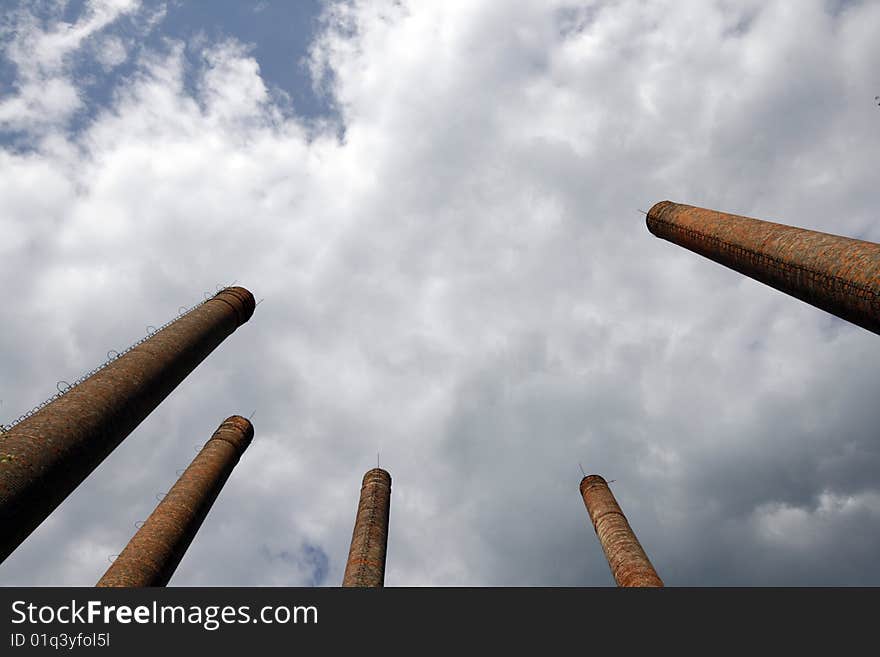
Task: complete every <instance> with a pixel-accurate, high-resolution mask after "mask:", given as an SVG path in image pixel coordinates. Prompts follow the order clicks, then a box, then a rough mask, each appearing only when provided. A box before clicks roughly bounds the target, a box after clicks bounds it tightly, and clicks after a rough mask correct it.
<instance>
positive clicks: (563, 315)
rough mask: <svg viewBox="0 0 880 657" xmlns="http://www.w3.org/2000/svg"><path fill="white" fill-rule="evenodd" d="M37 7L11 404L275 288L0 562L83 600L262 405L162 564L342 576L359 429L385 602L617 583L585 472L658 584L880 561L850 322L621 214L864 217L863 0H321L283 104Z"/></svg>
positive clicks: (20, 27) (15, 203)
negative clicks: (183, 541)
mask: <svg viewBox="0 0 880 657" xmlns="http://www.w3.org/2000/svg"><path fill="white" fill-rule="evenodd" d="M26 4H27V3H23V4H22V7H21V8H20V9H19V11H18V13H17V14H15V16H16V18H15V19H14V20H12V19H10V20H8V21H7V22H6V23H5V24H4V26H3V27H2V31H0V34H2V39H3V57H4V59H5V63H4V66H5V69H4V70H9V71H13V74H12V75H13V78H12V79H13V84H11V85H10V86H9V87H8V88H7V89H5V90H4V91H3V92H2V94H0V130H2V131H4V134H5V135H7V138H6V139H5V141H3V142H0V233H2V235H3V239H2V241H0V277H2V280H3V281H5V283H6V287H5V289H6V293H7V294H6V301H7V303H6V306H5V310H4V312H3V331H0V358H2V363H3V367H2V368H0V399H2V405H0V412H2V418H0V419H3V421H5V422H8V421H11V420H13V419H14V418H15V417H17V416H18V414H19V413H20V412H22V411H24V410H26V409H29V408H31V407H32V406H34V404H35V403H38V402H39V401H41V400H42V399H44V398H46V397H48V396H50V395H51V394H52V393H53V392H54V388H55V383H56V381H58V380H61V379H66V380H70V379H71V378H76V377H77V376H78V375H79V374H80V373H82V372H84V371H87V370H89V369H91V368H92V367H94V366H95V365H96V364H98V363H99V362H101V361H102V360H103V359H104V357H105V354H106V352H107V350H109V349H117V350H118V349H121V348H123V347H125V346H127V345H128V344H130V343H131V342H134V341H135V340H137V339H139V338H140V337H141V336H142V335H143V334H144V333H145V332H146V326H147V325H158V324H162V323H164V322H165V321H166V320H167V319H169V318H170V317H173V316H174V315H176V314H177V312H178V308H179V307H180V306H190V305H192V304H193V303H195V302H198V301H199V300H201V298H202V296H203V294H204V292H206V291H207V292H213V290H214V289H215V286H216V285H217V284H228V283H231V282H232V281H233V280H236V281H237V284H239V285H243V286H245V287H247V288H248V289H250V290H251V291H252V292H253V293H254V295H255V296H256V298H257V299H264V301H263V302H262V303H261V304H260V305H259V307H258V308H257V311H256V313H255V315H254V317H253V318H252V319H251V321H250V322H248V323H247V324H245V325H244V326H242V327H241V328H240V329H239V330H238V331H236V333H235V334H233V335H232V336H231V337H230V338H229V339H228V340H227V341H226V342H225V343H224V344H222V345H221V346H220V347H219V348H218V349H217V350H216V351H215V352H214V353H213V354H212V355H211V356H210V357H209V358H208V359H207V360H206V361H205V362H204V363H203V364H202V365H201V366H199V368H197V369H196V371H195V372H194V373H193V374H192V375H190V376H189V377H188V378H187V379H186V380H185V381H184V382H183V384H181V386H180V387H179V388H178V389H177V390H175V391H174V392H173V393H172V395H171V396H170V397H169V398H168V399H167V400H166V401H165V402H163V404H162V405H161V406H160V407H159V408H158V409H157V410H156V411H155V412H154V413H153V414H152V415H151V416H150V417H149V418H148V419H147V420H146V421H145V422H144V423H143V424H142V425H141V426H140V427H139V428H138V429H137V430H136V431H135V432H134V433H133V434H132V435H131V436H130V437H129V438H128V439H126V441H124V442H123V443H122V445H121V446H120V447H119V448H118V449H117V450H116V451H115V452H114V453H113V454H111V456H110V457H108V458H107V460H106V461H105V462H104V463H103V464H102V465H101V466H100V467H99V468H98V469H97V470H96V471H95V472H94V473H93V474H92V475H91V476H90V477H89V478H88V479H87V480H86V481H85V482H84V483H83V484H82V485H81V486H80V487H79V488H78V489H77V490H76V492H75V493H74V494H72V495H71V496H70V497H69V498H68V499H67V500H66V501H65V502H64V503H63V504H62V505H61V506H60V507H59V508H58V509H57V510H56V511H55V512H54V513H53V514H52V516H51V517H50V518H49V519H48V520H47V521H46V522H44V523H43V525H41V526H40V527H39V529H38V530H37V531H35V532H34V533H33V534H32V535H31V537H30V538H29V539H28V540H27V541H25V542H24V543H23V544H22V546H21V547H20V548H19V549H18V550H17V551H16V552H15V553H14V554H13V555H12V556H11V557H10V558H9V559H7V561H6V562H5V563H4V564H3V565H2V566H0V583H2V584H5V585H13V584H15V585H91V584H93V583H94V582H95V581H97V579H98V578H99V577H100V575H101V574H102V573H103V571H104V570H105V569H106V567H107V559H108V555H112V554H115V553H118V552H120V551H121V549H122V547H123V546H124V545H125V543H126V542H127V541H128V539H129V538H130V536H131V535H132V534H133V533H134V531H135V529H134V523H135V522H136V521H137V520H141V519H143V518H145V517H146V516H147V515H148V514H149V513H150V511H151V510H152V508H153V507H154V505H155V504H156V498H155V496H156V494H157V493H162V492H164V491H166V490H167V489H168V488H169V487H170V486H171V485H172V484H173V482H174V480H175V479H176V474H175V472H176V471H177V470H179V469H181V468H183V467H185V466H186V465H187V464H188V463H189V461H190V460H191V459H192V458H193V456H194V455H195V450H194V446H195V445H198V444H200V443H202V442H204V441H205V440H206V439H207V438H208V437H209V436H210V434H211V433H212V431H213V430H214V429H215V428H216V426H217V424H218V423H219V421H221V420H222V419H223V418H225V417H227V416H228V415H230V414H232V413H240V414H242V415H250V414H251V413H252V412H254V411H255V415H254V418H253V421H254V425H255V429H256V439H255V441H254V443H253V444H252V446H251V447H250V448H249V450H248V452H247V453H245V455H244V457H243V458H242V461H241V463H240V464H239V465H238V467H237V468H236V470H235V471H234V472H233V474H232V476H231V478H230V479H229V481H228V483H227V485H226V487H225V488H224V490H223V492H222V493H221V495H220V497H219V498H218V500H217V503H216V504H215V506H214V508H213V510H212V511H211V513H210V515H209V516H208V518H207V520H206V522H205V524H204V525H203V526H202V529H201V530H200V532H199V534H198V536H197V538H196V540H195V541H194V542H193V544H192V546H191V547H190V549H189V551H188V553H187V556H186V557H185V558H184V560H183V561H182V562H181V564H180V567H179V569H178V571H177V573H176V575H175V576H174V578H173V579H172V582H171V583H172V584H176V585H279V586H280V585H284V586H298V585H301V586H306V585H337V584H338V583H339V582H341V579H342V572H343V569H344V560H345V558H346V556H347V551H348V542H349V540H350V537H351V529H352V523H353V521H354V515H355V508H356V505H357V500H358V491H359V485H360V480H361V476H362V474H363V472H364V471H365V470H367V469H368V468H370V467H372V465H373V464H374V463H375V459H376V453H377V452H379V453H380V458H381V462H382V466H383V467H385V468H386V469H388V470H389V472H390V473H391V475H392V477H393V492H392V501H391V521H390V535H389V546H388V566H387V573H386V584H388V585H391V586H394V585H477V586H479V585H610V584H612V583H613V580H612V578H611V575H610V572H609V570H608V567H607V564H606V563H605V561H604V558H603V556H602V553H601V549H600V547H599V545H598V542H597V541H596V539H595V536H594V534H593V530H592V528H591V527H590V526H589V520H588V518H587V516H586V513H585V510H584V508H583V503H582V502H581V500H580V498H579V495H578V483H579V479H580V471H579V469H578V463H582V464H583V466H584V468H585V469H586V470H588V471H589V472H596V473H598V474H602V475H603V476H605V477H606V478H609V479H614V480H616V482H615V483H614V484H613V487H614V491H615V494H616V495H617V497H618V500H619V501H620V503H621V506H622V507H623V509H624V511H625V512H626V514H627V516H628V517H629V519H630V522H631V524H632V525H633V527H634V528H635V530H636V533H637V534H638V536H639V538H640V540H641V541H642V543H643V545H644V546H645V548H646V551H647V552H648V554H649V555H650V557H651V559H652V561H653V562H654V564H655V566H656V567H657V570H658V572H659V573H660V575H661V576H662V577H663V579H664V580H665V581H666V582H667V583H668V584H672V585H757V584H772V585H777V584H787V585H805V584H833V585H850V584H880V568H878V566H877V561H876V558H875V557H876V552H877V548H878V546H880V483H878V478H877V472H880V441H878V437H877V431H876V427H877V426H878V422H880V407H878V405H877V404H876V403H875V399H876V397H877V392H878V390H880V349H878V347H880V343H878V342H877V336H874V335H872V334H870V333H868V332H866V331H864V330H862V329H859V328H857V327H854V326H850V325H848V324H846V323H844V322H841V321H839V320H837V319H835V318H832V317H830V316H829V315H827V314H825V313H823V312H821V311H818V310H816V309H815V308H812V307H810V306H807V305H805V304H803V303H800V302H798V301H796V300H794V299H792V298H789V297H786V296H785V295H783V294H780V293H778V292H776V291H773V290H771V289H770V288H767V287H765V286H762V285H761V284H759V283H756V282H754V281H751V280H749V279H746V278H744V277H742V276H740V275H738V274H736V273H734V272H732V271H729V270H726V269H724V268H722V267H720V266H718V265H716V264H714V263H711V262H709V261H708V260H704V259H702V258H700V257H699V256H696V255H694V254H692V253H689V252H687V251H684V250H682V249H680V248H678V247H676V246H674V245H672V244H669V243H668V242H664V241H661V240H657V239H655V238H654V237H652V236H651V235H650V234H649V233H648V231H647V230H646V228H645V225H644V217H643V216H642V215H641V214H640V213H639V212H638V209H644V210H647V209H648V208H649V207H650V206H651V205H652V204H653V203H654V202H656V201H659V200H663V199H671V200H674V201H679V202H684V203H690V204H693V205H702V206H705V207H710V208H716V209H719V210H724V211H728V212H735V213H740V214H746V215H750V216H755V217H761V218H766V219H773V220H777V221H781V222H784V223H789V224H794V225H799V226H804V227H807V228H812V229H817V230H823V231H825V232H831V233H836V234H843V235H850V236H855V237H860V238H862V239H868V240H872V241H880V227H878V225H877V223H876V222H875V221H874V218H875V217H876V208H877V205H878V200H880V199H878V193H877V184H876V173H875V167H874V159H875V156H876V153H877V152H878V150H880V148H878V147H880V112H878V109H877V107H876V106H875V104H874V103H873V101H872V99H873V98H874V96H875V95H876V94H877V93H878V89H880V87H878V80H877V76H876V62H877V61H878V60H880V42H878V40H877V39H876V34H877V29H878V27H880V5H878V4H877V3H855V2H853V3H848V2H847V3H841V2H821V1H819V0H811V1H807V0H805V1H804V2H799V3H796V4H795V3H790V2H783V1H781V0H780V1H770V2H758V1H752V0H743V1H742V2H732V1H721V0H719V1H716V2H702V1H699V2H698V1H696V0H695V1H688V2H679V1H676V2H672V1H669V2H666V1H660V0H658V1H655V2H636V1H634V0H633V1H629V0H624V1H621V2H614V3H608V2H582V3H574V2H569V1H564V0H554V1H552V2H548V1H546V0H541V1H537V0H536V1H534V2H528V1H525V0H524V1H522V2H488V1H487V2H474V1H471V0H468V1H467V2H444V3H408V2H404V3H400V2H344V3H332V4H327V5H326V6H325V7H324V11H323V14H322V17H321V20H320V21H318V22H316V24H315V28H314V29H315V32H314V35H313V37H312V39H311V46H310V50H309V52H308V53H307V54H306V56H305V60H304V65H305V66H307V67H308V69H309V71H310V74H311V76H312V79H313V80H314V85H315V89H314V93H318V94H323V95H324V97H325V99H326V102H327V104H328V106H330V107H332V108H333V113H331V114H328V115H327V116H325V117H311V118H309V119H305V118H301V117H299V116H298V115H297V113H296V107H297V102H298V97H297V94H296V90H293V92H291V93H289V94H286V93H280V92H279V90H277V89H275V88H273V86H272V85H271V84H269V83H268V82H267V81H266V80H265V79H264V78H263V76H262V75H261V62H260V61H259V60H258V59H257V58H256V57H255V55H254V49H253V47H252V44H250V45H249V44H248V43H245V42H242V41H241V40H238V39H236V37H235V35H233V34H228V35H216V34H201V35H199V38H197V39H193V40H191V41H189V42H183V41H181V40H179V39H175V38H170V37H169V38H164V39H163V38H159V39H156V40H155V41H154V42H151V43H154V45H152V46H149V47H147V46H146V45H145V42H144V39H145V38H146V37H145V35H146V34H147V33H150V34H151V35H153V36H157V35H158V36H159V37H161V36H162V34H163V29H165V21H167V20H169V19H168V18H167V16H165V14H164V13H163V12H162V11H161V6H160V5H158V4H156V3H144V4H141V3H138V2H135V1H133V0H132V1H130V2H121V1H116V2H111V1H110V0H103V1H101V2H98V1H94V2H89V3H86V5H85V7H84V8H83V10H82V12H81V15H78V16H73V17H70V16H68V17H65V18H64V20H61V19H58V20H48V21H47V20H37V19H35V18H34V17H33V16H31V14H30V13H29V10H28V9H27V6H26ZM270 4H271V3H259V4H258V5H255V9H261V11H259V12H257V13H258V15H264V14H266V13H267V12H268V11H269V9H268V8H267V7H268V6H269V5H270ZM263 5H266V6H265V7H263ZM65 21H67V22H65ZM132 25H134V26H137V28H138V29H130V28H131V26H132ZM120 26H122V27H120ZM126 26H127V27H126ZM123 27H125V28H126V29H122V28H123ZM102 44H105V45H106V47H105V46H103V45H102ZM123 62H124V64H123ZM115 66H129V67H131V70H130V71H129V72H128V73H127V74H126V75H124V76H120V77H119V78H118V79H116V81H115V83H114V84H115V86H114V88H113V93H112V94H110V95H109V96H108V99H107V101H106V102H105V103H103V104H100V105H99V106H93V105H89V104H88V103H86V102H85V100H86V99H87V98H88V93H89V91H88V90H89V84H90V82H89V80H88V79H87V78H88V76H83V74H82V71H83V70H84V68H85V69H89V70H91V74H92V75H94V76H97V77H98V78H100V76H102V75H108V74H109V73H108V69H112V68H113V67H115ZM305 91H306V90H302V93H305ZM84 113H85V116H83V114H84Z"/></svg>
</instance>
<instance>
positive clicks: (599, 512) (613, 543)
mask: <svg viewBox="0 0 880 657" xmlns="http://www.w3.org/2000/svg"><path fill="white" fill-rule="evenodd" d="M580 489H581V497H583V498H584V505H585V506H586V507H587V513H588V514H589V516H590V520H591V521H592V522H593V529H595V530H596V536H598V537H599V543H601V545H602V550H603V551H604V552H605V558H606V559H608V565H609V566H610V567H611V574H612V575H614V580H615V581H616V582H617V585H618V586H645V587H649V586H651V587H656V586H663V581H662V580H661V579H660V577H658V576H657V572H656V571H655V570H654V566H652V565H651V562H650V561H649V560H648V555H647V554H645V551H644V550H643V549H642V546H641V544H640V543H639V540H638V539H637V538H636V535H635V534H634V533H633V530H632V528H631V527H630V526H629V523H628V522H627V520H626V516H624V515H623V511H621V510H620V506H619V505H618V504H617V500H615V499H614V494H613V493H612V492H611V489H610V488H608V483H607V482H606V481H605V480H604V479H603V478H602V477H600V476H599V475H590V476H589V477H584V478H583V479H582V480H581V486H580Z"/></svg>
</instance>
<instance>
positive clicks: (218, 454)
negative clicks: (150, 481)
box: [97, 415, 254, 587]
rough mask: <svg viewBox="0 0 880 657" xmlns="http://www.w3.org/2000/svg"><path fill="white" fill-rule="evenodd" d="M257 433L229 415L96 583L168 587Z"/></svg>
mask: <svg viewBox="0 0 880 657" xmlns="http://www.w3.org/2000/svg"><path fill="white" fill-rule="evenodd" d="M253 437H254V427H253V425H251V423H250V421H249V420H247V419H246V418H243V417H241V416H240V415H233V416H231V417H228V418H226V420H224V421H223V423H222V424H221V425H220V426H219V427H218V428H217V431H215V432H214V435H213V436H211V438H210V439H209V440H208V442H207V443H205V446H204V447H202V450H201V451H200V452H199V453H198V455H197V456H196V457H195V458H194V459H193V461H192V463H190V466H189V467H188V468H187V469H186V470H185V471H184V472H183V474H182V475H181V476H180V479H178V480H177V483H175V484H174V486H173V487H172V488H171V490H170V491H168V494H167V495H165V497H163V498H162V501H161V502H160V503H159V505H158V506H157V507H156V509H155V511H153V513H152V514H150V517H149V518H147V520H146V522H144V524H143V526H141V528H140V529H139V530H138V532H137V533H136V534H135V535H134V537H132V539H131V540H130V541H129V542H128V545H126V546H125V549H124V550H123V551H122V553H121V554H120V555H119V556H118V557H117V558H116V560H115V561H114V562H113V565H111V566H110V568H108V569H107V572H106V573H104V576H103V577H102V578H101V579H100V580H99V581H98V583H97V586H102V587H103V586H127V587H145V586H165V585H166V584H167V583H168V580H169V579H171V576H172V575H173V574H174V571H175V569H176V568H177V564H179V563H180V560H181V559H182V558H183V555H184V553H185V552H186V549H187V548H188V547H189V545H190V543H192V540H193V538H194V537H195V535H196V532H197V531H198V530H199V527H200V526H201V525H202V522H203V521H204V519H205V516H207V515H208V511H210V510H211V506H212V505H213V504H214V500H215V499H217V495H219V494H220V489H222V488H223V484H225V483H226V480H227V479H228V478H229V475H230V473H231V472H232V469H233V468H234V467H235V466H236V464H237V463H238V460H239V459H240V458H241V455H242V453H243V452H244V450H245V449H247V447H248V445H250V443H251V440H252V439H253Z"/></svg>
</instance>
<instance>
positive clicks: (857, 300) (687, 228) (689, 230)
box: [646, 201, 880, 333]
mask: <svg viewBox="0 0 880 657" xmlns="http://www.w3.org/2000/svg"><path fill="white" fill-rule="evenodd" d="M646 221H647V224H648V230H650V231H651V233H653V234H654V235H656V236H657V237H660V238H663V239H665V240H669V241H670V242H673V243H675V244H678V245H679V246H683V247H684V248H686V249H689V250H691V251H694V252H695V253H699V254H700V255H702V256H705V257H706V258H709V259H711V260H714V261H715V262H717V263H720V264H722V265H725V266H726V267H730V268H731V269H733V270H735V271H738V272H740V273H741V274H745V275H746V276H749V277H751V278H754V279H755V280H758V281H761V282H762V283H765V284H766V285H769V286H771V287H773V288H775V289H777V290H780V291H782V292H785V293H786V294H790V295H791V296H793V297H796V298H798V299H800V300H801V301H806V302H807V303H809V304H812V305H814V306H816V307H817V308H821V309H822V310H825V311H826V312H829V313H832V314H834V315H837V316H838V317H840V318H841V319H845V320H847V321H849V322H852V323H853V324H856V325H858V326H861V327H862V328H865V329H867V330H869V331H872V332H874V333H880V244H875V243H874V242H866V241H863V240H857V239H852V238H849V237H841V236H838V235H830V234H828V233H820V232H817V231H813V230H806V229H804V228H796V227H794V226H786V225H784V224H778V223H774V222H771V221H762V220H760V219H752V218H750V217H742V216H739V215H734V214H726V213H723V212H716V211H715V210H706V209H704V208H697V207H693V206H690V205H681V204H678V203H672V202H671V201H661V202H659V203H657V204H656V205H654V207H652V208H651V210H650V211H649V212H648V217H647V220H646Z"/></svg>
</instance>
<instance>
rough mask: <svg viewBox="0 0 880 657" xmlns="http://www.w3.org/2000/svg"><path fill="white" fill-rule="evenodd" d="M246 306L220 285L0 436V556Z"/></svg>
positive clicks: (247, 296)
mask: <svg viewBox="0 0 880 657" xmlns="http://www.w3.org/2000/svg"><path fill="white" fill-rule="evenodd" d="M254 307H255V305H254V297H253V295H251V293H250V292H248V291H247V290H245V289H244V288H241V287H233V288H226V289H224V290H221V291H220V292H219V293H217V294H216V295H215V296H214V297H212V298H211V299H209V300H208V301H206V302H205V303H204V304H202V305H201V306H199V307H198V308H196V309H195V310H193V311H192V312H190V313H188V314H186V315H184V316H183V317H181V318H180V319H178V320H177V321H175V322H173V323H172V324H169V325H168V326H167V327H165V328H164V329H162V330H161V331H158V332H157V333H156V334H155V335H153V336H152V337H151V338H150V339H148V340H146V341H145V342H143V343H142V344H140V345H138V346H137V347H135V348H134V349H132V350H131V351H129V352H128V353H126V354H124V355H123V356H121V357H120V358H119V359H118V360H116V361H113V362H112V363H110V364H108V365H107V366H106V367H104V368H103V369H102V370H100V371H99V372H97V373H96V374H94V375H93V376H91V377H90V378H88V379H86V380H85V381H83V382H82V383H81V384H80V385H78V386H77V387H75V388H73V389H72V390H71V391H70V392H68V393H67V394H65V395H63V396H62V397H59V398H58V399H56V400H55V401H53V402H52V403H50V404H48V405H47V406H45V407H44V408H43V409H42V410H40V411H38V412H37V413H35V414H34V415H32V416H31V417H29V418H27V419H26V420H24V421H23V422H21V423H20V424H17V425H16V426H15V427H14V428H13V429H11V430H10V431H9V432H7V433H4V434H2V436H0V454H2V457H3V458H2V461H0V527H2V528H3V530H2V532H0V562H2V561H3V560H4V559H6V557H7V556H9V554H10V553H11V552H12V551H13V550H14V549H15V548H16V547H18V545H19V544H20V543H21V542H22V541H23V540H24V539H25V538H27V536H28V535H29V534H30V533H31V532H32V531H33V530H34V529H35V528H36V527H37V526H38V525H39V524H40V523H41V522H42V521H43V520H45V518H46V517H47V516H48V515H49V514H50V513H51V512H52V511H53V510H54V509H55V507H57V506H58V505H59V504H60V503H61V502H62V501H63V500H64V498H66V497H67V496H68V495H69V494H70V493H71V492H72V491H73V490H74V489H75V488H76V487H77V486H78V485H79V484H80V482H82V481H83V479H85V478H86V477H87V476H88V475H89V473H91V472H92V470H94V469H95V468H96V467H98V465H99V464H100V463H101V461H103V460H104V458H106V457H107V455H108V454H109V453H110V452H112V451H113V449H115V448H116V446H117V445H118V444H119V443H120V442H122V440H123V439H124V438H125V437H126V436H128V434H130V433H131V432H132V431H133V430H134V429H135V427H137V426H138V425H139V424H140V423H141V421H142V420H143V419H144V418H145V417H147V415H149V414H150V413H151V412H152V411H153V409H155V408H156V406H158V405H159V403H160V402H161V401H162V400H163V399H164V398H165V397H166V396H167V395H168V394H169V393H170V392H171V391H172V390H173V389H174V388H175V387H177V385H178V384H179V383H180V382H181V381H182V380H183V379H184V378H185V377H186V376H187V375H188V374H189V373H190V372H192V370H193V369H195V367H196V366H197V365H198V364H199V363H200V362H202V360H204V358H205V357H206V356H207V355H208V354H210V353H211V352H212V351H213V350H214V348H215V347H217V345H219V344H220V343H221V342H223V340H225V339H226V338H227V337H228V336H229V335H230V334H231V333H232V332H233V331H235V329H236V328H238V327H239V326H240V325H241V324H243V323H244V322H246V321H247V320H248V319H250V317H251V315H252V314H253V312H254Z"/></svg>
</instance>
